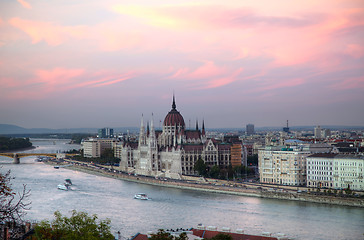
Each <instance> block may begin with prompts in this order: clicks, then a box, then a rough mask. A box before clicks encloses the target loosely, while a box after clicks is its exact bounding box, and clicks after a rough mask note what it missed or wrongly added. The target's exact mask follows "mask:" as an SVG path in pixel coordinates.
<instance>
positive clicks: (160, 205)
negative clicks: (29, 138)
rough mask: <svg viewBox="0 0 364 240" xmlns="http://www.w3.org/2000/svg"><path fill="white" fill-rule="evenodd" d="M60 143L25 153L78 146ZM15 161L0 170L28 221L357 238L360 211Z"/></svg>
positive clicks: (127, 230) (125, 229) (124, 230)
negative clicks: (76, 218)
mask: <svg viewBox="0 0 364 240" xmlns="http://www.w3.org/2000/svg"><path fill="white" fill-rule="evenodd" d="M66 142H67V141H66V140H57V141H55V142H53V140H52V141H49V140H43V141H39V140H38V141H33V145H34V146H39V147H38V148H37V149H34V150H30V151H27V152H57V151H59V150H62V151H63V150H67V149H73V148H79V146H78V145H70V144H66ZM34 159H35V158H34V157H27V158H21V160H20V161H21V163H20V164H19V165H14V164H11V162H12V160H11V159H9V158H4V157H0V164H1V165H2V168H1V169H0V171H2V172H4V171H6V170H7V169H11V171H12V176H14V177H16V178H15V179H14V180H13V181H12V183H13V187H14V189H21V186H22V184H23V183H25V184H27V188H28V189H31V201H32V205H31V210H30V211H28V214H27V218H28V219H31V220H43V219H52V218H53V212H54V211H56V210H59V211H61V212H62V213H63V214H66V215H68V214H69V211H71V210H73V209H75V210H78V211H86V212H88V213H90V214H97V215H98V216H99V218H101V219H105V218H110V219H111V221H112V229H113V232H117V231H120V232H121V234H122V235H123V236H124V237H125V238H129V237H130V236H132V235H134V234H136V233H137V232H141V233H146V232H147V231H149V230H158V229H159V228H164V229H170V228H180V227H182V228H190V227H195V226H197V224H199V223H202V224H204V225H205V226H209V225H213V226H217V227H219V228H221V227H230V228H231V229H232V230H234V229H237V228H242V229H244V230H245V232H246V233H248V234H260V233H261V232H272V233H277V232H281V233H285V234H286V235H288V236H289V237H292V238H295V239H364V235H363V234H364V209H363V208H354V207H344V206H343V207H341V206H334V205H332V206H331V205H325V204H314V203H304V202H293V201H284V200H271V199H260V198H254V197H241V196H230V195H224V194H213V193H205V192H198V191H189V190H180V189H173V188H165V187H158V186H149V185H145V184H139V183H133V182H127V181H122V180H117V179H111V178H105V177H100V176H94V175H89V174H86V173H82V172H77V171H72V170H67V169H62V168H60V169H54V168H53V167H51V166H48V165H45V164H43V163H38V162H35V161H34ZM66 178H70V179H72V182H73V184H74V185H73V187H72V188H73V190H72V191H61V190H58V189H57V185H58V184H59V183H62V182H63V181H64V179H66ZM138 192H145V193H147V194H148V196H149V197H151V198H152V200H150V201H140V200H134V199H133V196H134V194H135V193H138Z"/></svg>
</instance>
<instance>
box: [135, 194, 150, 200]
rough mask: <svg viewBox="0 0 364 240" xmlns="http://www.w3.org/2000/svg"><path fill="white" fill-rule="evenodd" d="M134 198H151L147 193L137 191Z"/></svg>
mask: <svg viewBox="0 0 364 240" xmlns="http://www.w3.org/2000/svg"><path fill="white" fill-rule="evenodd" d="M134 198H135V199H139V200H149V198H148V196H147V194H145V193H137V194H135V196H134Z"/></svg>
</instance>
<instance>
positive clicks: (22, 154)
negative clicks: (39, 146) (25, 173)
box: [0, 152, 78, 164]
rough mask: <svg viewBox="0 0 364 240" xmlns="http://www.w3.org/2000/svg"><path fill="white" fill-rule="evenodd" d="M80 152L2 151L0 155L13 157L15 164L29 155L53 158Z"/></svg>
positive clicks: (70, 155)
mask: <svg viewBox="0 0 364 240" xmlns="http://www.w3.org/2000/svg"><path fill="white" fill-rule="evenodd" d="M75 155H78V154H73V153H12V152H8V153H0V156H3V157H8V158H13V159H14V160H13V163H14V164H19V163H20V158H22V157H29V156H47V157H53V158H66V157H72V156H75Z"/></svg>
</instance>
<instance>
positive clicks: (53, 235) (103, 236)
mask: <svg viewBox="0 0 364 240" xmlns="http://www.w3.org/2000/svg"><path fill="white" fill-rule="evenodd" d="M54 217H55V219H54V220H53V221H52V222H49V221H47V220H44V221H42V222H40V223H39V224H38V226H36V227H35V229H34V230H35V233H34V235H33V238H32V239H53V240H59V239H62V240H68V239H69V240H71V239H77V240H96V239H97V240H99V239H100V240H112V239H114V236H113V235H112V234H111V231H110V223H111V221H110V220H109V219H106V220H100V221H99V222H98V223H97V219H98V217H97V216H96V215H92V216H89V215H88V214H87V213H85V212H77V211H76V210H73V211H72V216H71V217H69V218H68V217H65V216H62V214H61V213H60V212H59V211H57V212H55V213H54Z"/></svg>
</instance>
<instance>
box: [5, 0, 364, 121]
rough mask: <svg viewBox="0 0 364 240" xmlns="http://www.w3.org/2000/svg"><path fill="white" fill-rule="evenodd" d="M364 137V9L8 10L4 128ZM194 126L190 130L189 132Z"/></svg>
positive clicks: (108, 4) (108, 1)
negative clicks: (178, 123) (254, 129)
mask: <svg viewBox="0 0 364 240" xmlns="http://www.w3.org/2000/svg"><path fill="white" fill-rule="evenodd" d="M173 92H174V93H175V96H176V104H177V109H178V110H179V111H180V112H181V114H182V115H183V117H184V119H185V122H186V124H187V125H189V122H190V121H191V122H192V123H193V125H194V124H195V122H196V119H198V121H200V122H201V121H202V119H204V120H205V126H206V127H207V128H215V127H245V125H246V124H247V123H253V124H255V126H284V125H285V123H286V120H287V119H288V120H289V121H290V124H291V125H292V126H298V125H353V126H354V125H355V126H358V125H362V126H364V1H363V0H323V1H321V0H305V1H283V0H275V1H272V0H237V1H235V0H226V1H221V0H201V1H196V0H193V1H192V0H191V1H184V0H178V1H177V0H168V1H166V0H158V1H153V0H125V1H120V0H119V1H116V0H103V1H100V0H77V1H75V0H52V1H49V0H1V2H0V123H3V124H15V125H18V126H21V127H26V128H43V127H46V128H79V127H95V128H101V127H125V126H139V124H140V119H141V115H142V114H144V119H145V121H147V120H150V119H151V116H152V113H153V116H154V117H153V119H154V122H155V125H157V127H158V125H159V124H160V123H159V122H160V121H162V122H163V119H164V117H165V115H166V114H167V113H168V111H169V110H170V109H171V104H172V95H173ZM187 127H188V126H187Z"/></svg>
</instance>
